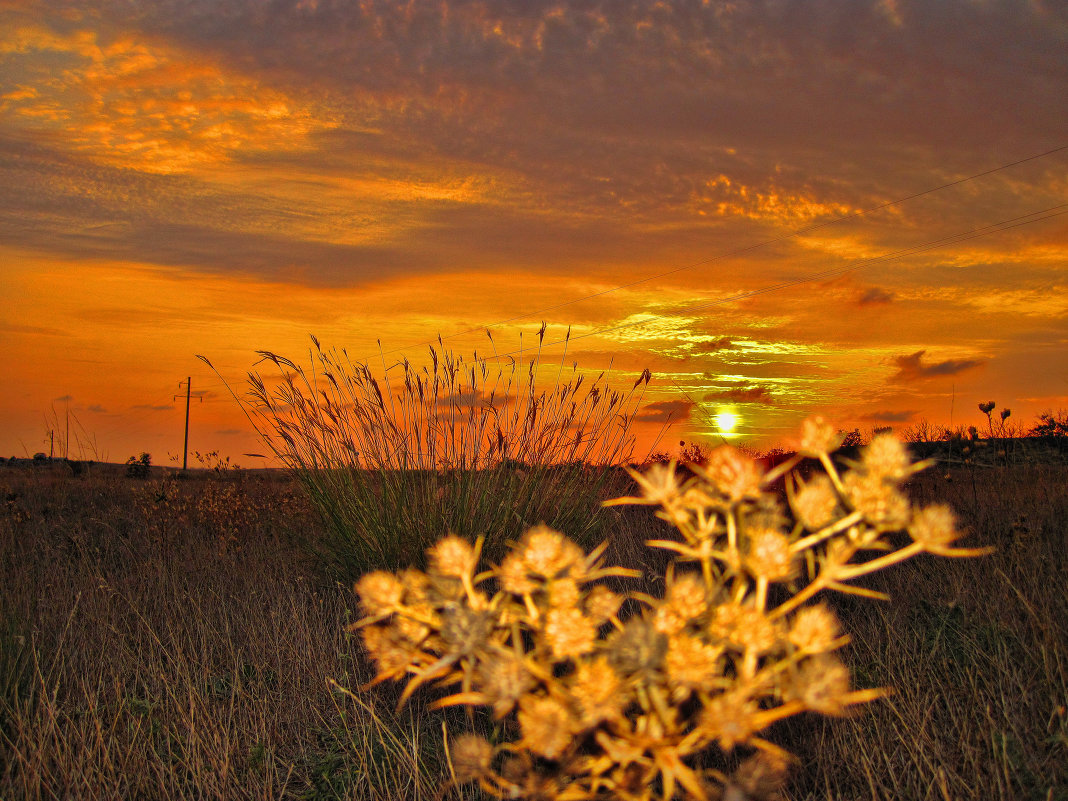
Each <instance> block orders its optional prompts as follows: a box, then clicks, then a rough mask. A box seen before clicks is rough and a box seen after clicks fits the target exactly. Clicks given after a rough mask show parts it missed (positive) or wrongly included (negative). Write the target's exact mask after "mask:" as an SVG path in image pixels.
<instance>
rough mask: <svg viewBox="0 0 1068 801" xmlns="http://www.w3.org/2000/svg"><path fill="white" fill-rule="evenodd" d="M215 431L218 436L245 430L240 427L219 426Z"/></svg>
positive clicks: (230, 435) (231, 434) (227, 435)
mask: <svg viewBox="0 0 1068 801" xmlns="http://www.w3.org/2000/svg"><path fill="white" fill-rule="evenodd" d="M215 433H216V434H218V435H219V436H220V437H232V436H235V435H237V434H244V433H245V432H244V431H242V430H241V429H240V428H220V429H219V430H218V431H216V432H215Z"/></svg>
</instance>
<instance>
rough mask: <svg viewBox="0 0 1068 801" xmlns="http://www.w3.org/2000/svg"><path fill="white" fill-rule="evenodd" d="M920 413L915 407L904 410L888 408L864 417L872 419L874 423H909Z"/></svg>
mask: <svg viewBox="0 0 1068 801" xmlns="http://www.w3.org/2000/svg"><path fill="white" fill-rule="evenodd" d="M918 413H919V412H917V411H916V410H915V409H907V410H904V411H891V410H889V409H886V410H882V411H877V412H871V413H869V414H866V415H864V416H863V418H862V419H864V420H870V421H871V422H873V423H908V422H910V421H911V420H912V419H913V418H914V417H915V416H916V415H917V414H918Z"/></svg>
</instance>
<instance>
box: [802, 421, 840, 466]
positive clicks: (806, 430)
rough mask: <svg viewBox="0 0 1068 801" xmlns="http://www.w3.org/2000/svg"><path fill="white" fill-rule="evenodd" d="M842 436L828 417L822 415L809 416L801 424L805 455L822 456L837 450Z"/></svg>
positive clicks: (803, 452) (803, 453)
mask: <svg viewBox="0 0 1068 801" xmlns="http://www.w3.org/2000/svg"><path fill="white" fill-rule="evenodd" d="M841 443H842V438H841V436H840V435H839V434H838V432H837V431H836V430H835V428H834V426H833V425H831V424H830V423H829V422H828V421H827V419H826V418H824V417H823V416H821V415H813V416H812V417H808V418H806V419H805V421H804V422H803V423H802V424H801V447H800V448H799V449H798V452H799V453H800V454H802V455H803V456H814V457H820V456H823V455H824V454H828V453H831V452H832V451H834V450H836V449H837V448H838V446H839V445H840V444H841Z"/></svg>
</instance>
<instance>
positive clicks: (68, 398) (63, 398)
mask: <svg viewBox="0 0 1068 801" xmlns="http://www.w3.org/2000/svg"><path fill="white" fill-rule="evenodd" d="M53 400H54V401H55V402H56V403H70V402H71V401H72V400H74V396H73V395H61V396H59V397H58V398H54V399H53Z"/></svg>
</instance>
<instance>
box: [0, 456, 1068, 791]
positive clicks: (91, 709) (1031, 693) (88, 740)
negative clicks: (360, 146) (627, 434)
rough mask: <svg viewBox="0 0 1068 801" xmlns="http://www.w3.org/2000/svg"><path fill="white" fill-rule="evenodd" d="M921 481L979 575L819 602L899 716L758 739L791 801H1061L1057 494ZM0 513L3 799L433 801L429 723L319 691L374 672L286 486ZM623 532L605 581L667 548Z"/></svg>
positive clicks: (9, 508)
mask: <svg viewBox="0 0 1068 801" xmlns="http://www.w3.org/2000/svg"><path fill="white" fill-rule="evenodd" d="M944 474H945V471H944V470H937V471H936V470H931V471H927V472H926V473H923V474H920V475H919V476H917V477H916V478H914V479H913V480H912V481H911V482H910V488H909V489H910V492H911V494H913V495H914V496H915V497H916V498H917V499H919V500H921V501H922V502H932V501H939V500H945V501H948V502H949V503H950V504H951V505H952V506H953V507H954V508H955V509H956V510H957V512H958V515H959V518H960V520H961V522H962V524H963V525H964V526H966V527H967V528H969V529H971V531H972V532H973V536H972V537H971V538H970V539H969V544H984V543H991V544H995V545H997V546H998V548H999V550H998V552H997V553H996V554H995V555H993V556H989V557H984V558H981V559H972V560H959V561H946V560H937V559H934V558H926V557H922V558H921V559H919V560H917V561H916V562H913V563H909V564H906V565H899V566H896V567H894V568H893V569H891V570H889V571H886V572H884V573H882V574H879V578H878V579H871V580H869V581H870V582H871V585H872V586H877V587H879V588H880V589H884V590H886V591H887V592H889V593H890V594H891V596H892V600H891V601H889V602H886V603H881V604H880V603H872V602H869V601H866V600H865V601H862V602H859V603H851V602H849V599H839V601H838V602H837V610H838V613H839V616H840V617H841V618H842V620H843V622H844V624H845V626H846V627H847V629H848V630H849V631H850V632H851V633H852V634H853V642H852V644H851V645H849V646H847V647H846V648H845V649H844V651H843V656H844V657H845V659H846V661H847V663H849V664H850V666H851V667H852V668H853V670H854V673H855V675H856V676H857V677H858V684H859V685H861V686H881V685H885V684H889V685H892V686H894V687H895V688H896V693H895V695H894V696H893V697H892V698H890V699H886V700H881V701H878V702H876V703H874V704H871V705H869V706H868V707H867V708H865V710H864V711H863V712H862V713H860V714H858V715H857V716H856V717H849V718H845V719H836V720H826V719H823V718H820V717H816V716H813V717H811V718H802V719H797V720H792V721H790V722H789V723H787V724H780V728H777V729H773V730H772V733H771V736H770V739H772V740H774V741H776V742H779V743H781V744H782V745H784V746H785V747H787V748H789V749H790V750H792V751H794V752H795V753H797V754H799V756H800V758H801V761H800V764H799V765H798V766H797V768H796V769H795V771H794V783H793V785H791V786H790V788H789V789H788V798H790V799H791V801H800V800H801V799H831V798H850V799H852V798H859V799H864V798H910V799H926V798H930V799H939V800H940V801H941V800H942V799H944V798H952V799H967V798H1005V799H1010V798H1020V799H1036V801H1037V800H1038V799H1065V798H1068V769H1066V767H1065V766H1066V765H1068V721H1066V715H1065V711H1064V709H1065V706H1066V705H1068V692H1066V688H1068V679H1066V667H1068V646H1066V642H1068V631H1066V628H1068V602H1066V600H1065V593H1064V587H1065V586H1066V578H1068V528H1066V525H1065V520H1068V496H1066V493H1065V492H1064V488H1065V486H1066V482H1068V468H1065V467H1064V466H1063V465H1062V466H1056V467H1042V466H1027V467H1024V466H1021V467H1015V468H999V469H994V470H975V471H974V472H970V471H969V470H968V469H967V468H960V469H957V468H954V469H953V470H952V471H951V473H950V475H951V477H952V481H950V482H946V481H945V479H944V477H943V476H944ZM0 501H2V502H3V505H2V506H0V586H3V588H4V590H3V592H2V593H0V692H2V698H0V709H2V712H0V798H3V799H5V801H22V800H23V799H38V798H46V799H60V798H86V799H105V798H108V799H111V798H224V799H229V798H235V799H243V798H257V799H259V798H263V799H266V798H292V799H298V798H301V799H327V798H331V799H332V798H338V799H340V798H370V799H374V798H382V799H386V798H411V799H418V798H428V799H429V798H433V797H434V793H435V792H436V791H437V789H438V787H439V784H440V782H441V780H442V778H443V777H444V776H446V775H448V769H447V765H446V764H445V758H444V749H443V747H442V735H441V724H442V720H443V717H442V716H443V715H444V714H445V713H444V712H438V713H430V714H428V713H423V712H421V711H420V712H419V713H417V714H413V713H412V712H402V713H401V714H399V715H395V714H394V712H393V709H394V704H395V701H396V697H395V696H394V697H390V696H388V695H387V696H384V697H374V696H371V695H366V696H364V695H358V698H359V699H360V702H361V703H362V706H361V703H358V702H357V701H356V700H354V699H353V698H351V697H349V696H347V695H344V694H342V693H339V692H337V691H336V690H332V689H331V686H330V685H329V684H328V679H330V678H333V679H336V680H337V681H338V683H339V684H340V685H341V686H343V687H346V688H351V689H355V688H356V687H357V686H358V685H359V684H361V683H363V682H364V681H366V680H368V679H369V678H370V677H371V675H372V674H373V671H372V670H371V669H370V668H369V667H368V666H367V664H366V663H365V662H364V659H363V657H362V656H361V648H360V646H359V645H358V643H357V642H356V641H355V640H353V639H351V638H350V637H348V636H346V634H345V633H344V628H345V625H346V624H347V623H348V622H350V621H351V620H352V618H353V615H354V614H355V597H354V596H353V595H352V592H351V588H350V587H348V586H340V585H337V584H334V583H332V582H331V581H330V580H329V579H328V578H326V576H325V575H324V574H323V573H322V571H321V570H320V567H319V566H318V565H316V564H314V563H310V562H309V561H308V560H307V559H306V558H305V557H304V556H303V554H304V551H303V550H302V549H300V548H298V547H297V545H296V543H295V541H294V538H295V535H296V534H297V533H300V532H308V531H311V532H315V531H318V530H320V529H321V524H320V522H319V520H318V518H317V516H316V514H315V513H314V511H313V509H312V508H311V507H310V505H309V503H308V502H307V500H306V499H305V496H304V494H303V493H302V492H300V491H299V487H298V486H297V485H295V484H293V483H292V482H290V481H288V480H285V479H280V478H278V479H276V478H260V477H257V476H255V475H254V474H237V475H225V476H216V477H214V478H212V479H211V480H196V479H194V480H190V481H186V482H177V481H169V482H161V481H148V482H139V481H130V480H125V479H122V478H121V476H108V475H102V474H101V471H99V469H97V470H96V471H95V472H93V473H91V474H90V475H88V476H82V477H79V478H70V477H68V476H60V475H51V474H48V473H46V472H37V473H34V472H30V471H29V470H24V469H14V468H7V467H2V468H0ZM626 511H627V515H626V517H625V518H623V519H621V520H620V521H619V522H620V525H621V526H622V527H621V528H620V530H619V531H618V532H617V534H616V536H614V537H613V539H612V541H611V542H610V548H609V552H608V553H607V554H606V559H607V560H609V561H611V562H613V563H617V564H626V565H632V566H639V567H641V566H642V565H641V561H640V560H644V561H647V562H650V563H649V564H648V569H649V570H650V571H652V570H657V571H659V570H660V569H661V567H662V565H660V564H656V563H654V562H655V560H652V561H650V557H646V556H640V557H639V554H642V553H643V552H644V551H645V549H644V548H641V547H640V546H639V545H638V543H640V541H641V540H643V539H645V538H647V537H648V536H649V534H650V533H651V532H652V531H663V530H664V528H666V526H665V524H663V523H661V522H660V521H657V520H654V519H652V516H651V514H650V513H649V510H647V509H628V510H626ZM1021 516H1022V517H1023V518H1024V519H1023V520H1021V519H1020V518H1021ZM648 589H649V590H650V592H651V593H652V594H654V595H657V596H659V595H660V594H661V591H662V587H658V586H657V585H656V584H655V583H653V584H650V585H649V587H648ZM417 709H420V710H421V707H418V708H417ZM466 725H467V724H466V723H465V721H463V720H462V719H460V720H457V719H452V720H450V721H449V726H450V729H451V730H462V729H463V728H465V727H466ZM943 788H944V789H943Z"/></svg>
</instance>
